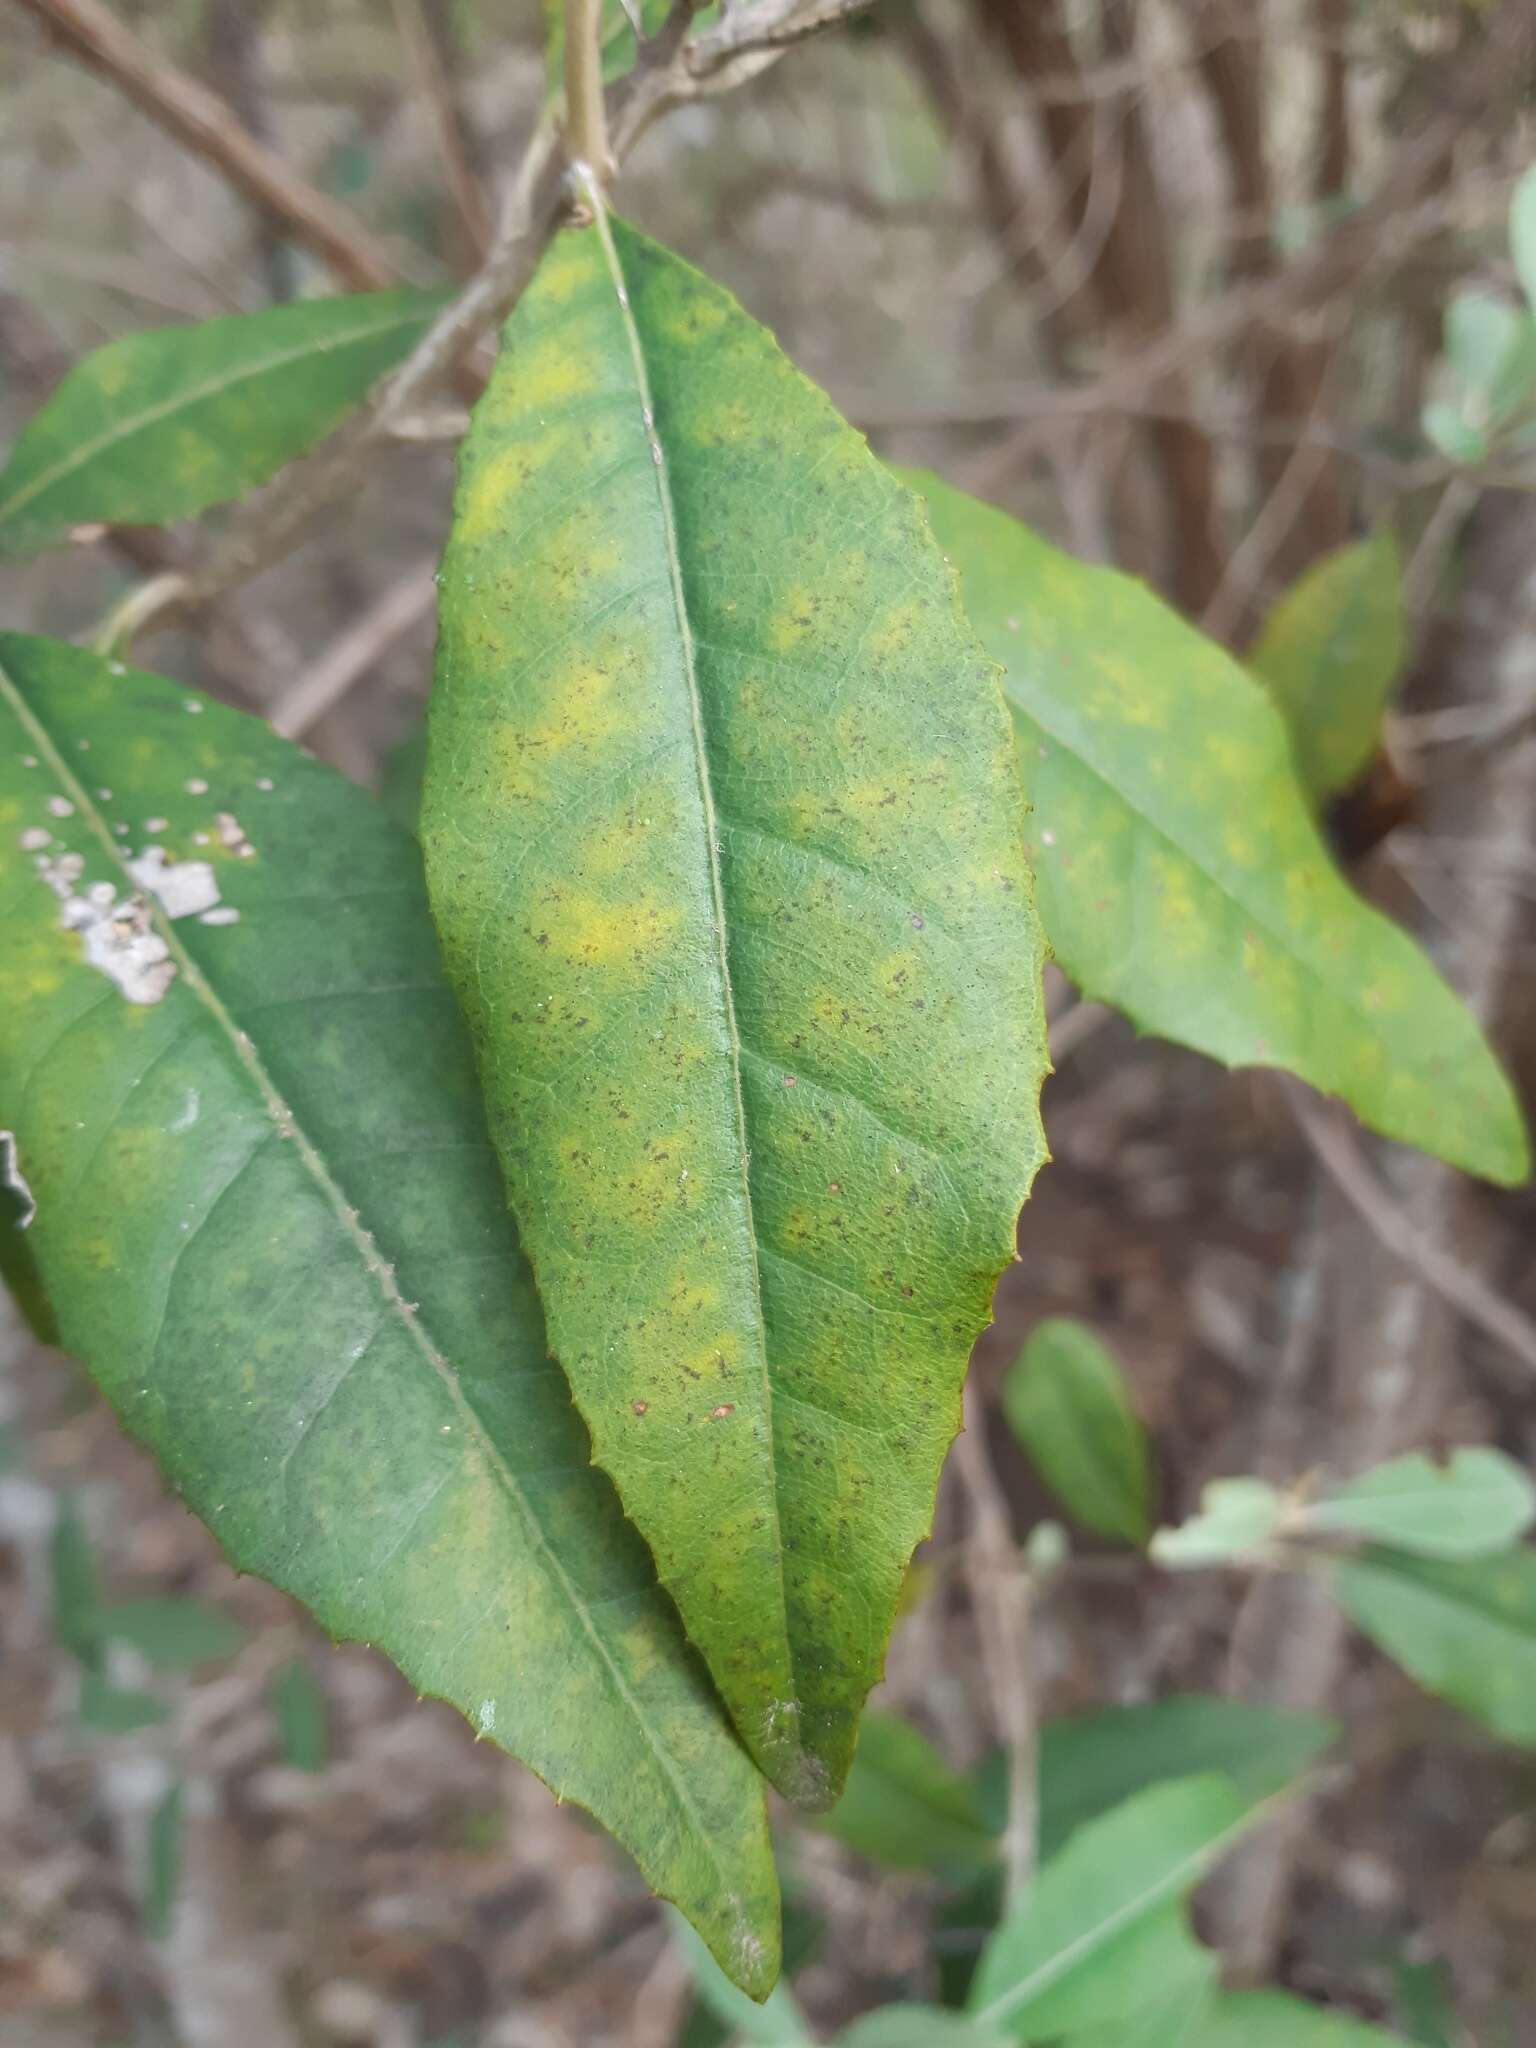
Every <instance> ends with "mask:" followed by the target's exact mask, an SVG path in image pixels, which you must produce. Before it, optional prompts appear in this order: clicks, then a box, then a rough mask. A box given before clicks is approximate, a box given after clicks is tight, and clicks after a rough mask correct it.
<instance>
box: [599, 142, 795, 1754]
mask: <svg viewBox="0 0 1536 2048" xmlns="http://www.w3.org/2000/svg"><path fill="white" fill-rule="evenodd" d="M581 182H582V185H583V188H584V190H585V192H586V196H587V199H588V202H589V204H590V205H591V207H592V211H593V217H594V222H595V226H596V232H597V235H598V237H599V240H600V243H601V247H602V251H603V260H604V263H605V265H606V267H607V271H608V277H609V281H610V283H611V284H612V286H613V291H614V298H615V301H616V303H617V306H618V313H619V324H620V327H621V329H622V330H623V334H624V339H625V343H626V345H627V347H628V350H629V357H630V361H631V364H632V365H633V368H634V374H635V387H636V395H637V397H638V398H639V401H640V419H641V426H642V428H643V430H644V433H645V437H646V440H647V441H648V443H649V444H650V449H651V457H652V468H653V470H654V472H655V481H656V500H657V504H658V506H659V508H660V512H661V524H662V535H663V540H664V544H665V549H666V557H667V576H668V582H669V585H670V587H671V591H672V604H673V609H674V612H675V614H676V618H677V631H678V638H679V641H680V643H681V646H682V652H683V672H684V676H685V678H686V681H687V686H688V715H689V721H690V727H691V730H692V734H693V747H694V766H695V771H696V774H697V778H698V786H699V801H700V804H701V807H702V809H703V814H704V848H705V860H706V864H707V866H708V870H709V887H710V907H711V911H712V915H713V921H714V928H715V949H716V960H717V963H718V969H719V977H720V991H721V1001H722V1004H723V1008H724V1019H725V1027H726V1034H727V1037H728V1039H729V1043H730V1055H731V1096H732V1106H733V1110H734V1114H735V1124H736V1156H737V1159H738V1161H739V1163H740V1172H741V1199H742V1205H743V1209H744V1211H745V1215H746V1225H747V1243H748V1246H749V1248H750V1251H751V1259H752V1296H753V1302H754V1305H755V1307H756V1311H757V1324H758V1329H759V1331H760V1332H761V1337H762V1345H761V1356H762V1401H763V1418H764V1422H765V1424H766V1441H767V1444H768V1446H769V1458H770V1470H769V1482H770V1488H771V1493H772V1501H773V1539H774V1553H775V1556H776V1558H777V1560H778V1571H777V1577H776V1586H777V1592H778V1605H779V1621H780V1627H781V1631H782V1634H781V1640H782V1642H783V1644H784V1653H785V1658H786V1663H787V1668H788V1672H789V1676H790V1680H791V1685H792V1688H793V1691H794V1694H795V1700H794V1702H793V1704H794V1705H795V1706H796V1707H797V1708H798V1707H799V1705H800V1701H799V1690H800V1688H799V1684H798V1682H797V1680H796V1675H795V1651H794V1639H793V1636H792V1633H791V1630H790V1627H789V1589H788V1585H787V1583H786V1579H785V1569H784V1538H783V1524H782V1518H781V1514H780V1506H779V1480H778V1459H777V1456H776V1455H775V1452H774V1443H775V1439H774V1433H773V1380H772V1376H771V1374H770V1372H769V1367H768V1319H767V1315H766V1313H765V1310H764V1305H763V1278H762V1268H761V1263H760V1260H759V1257H758V1241H757V1219H756V1214H755V1210H754V1206H753V1201H752V1184H751V1176H750V1172H749V1169H748V1163H747V1162H748V1156H749V1146H748V1141H747V1109H746V1097H745V1093H744V1091H743V1088H742V1078H741V1062H742V1040H741V1030H740V1026H739V1025H738V1023H737V1021H736V997H735V991H734V989H733V987H732V983H731V965H730V953H729V946H728V941H727V938H726V921H725V883H724V878H723V876H722V874H721V871H720V821H719V817H718V813H717V810H716V805H715V795H714V785H713V781H712V779H711V772H710V762H709V750H708V735H707V732H706V729H705V721H704V706H703V701H702V698H701V696H700V692H699V678H698V664H697V660H696V649H695V642H694V632H693V620H692V618H691V616H690V614H689V610H688V595H687V590H686V588H685V585H684V582H683V565H682V555H681V550H680V548H679V546H678V538H677V517H676V512H675V509H674V505H673V499H672V478H671V465H670V462H669V460H668V456H667V451H666V448H665V447H664V445H663V443H662V440H661V436H660V435H659V434H658V432H657V430H656V403H655V396H654V394H653V392H652V390H651V380H650V372H649V369H648V368H647V365H646V357H645V345H644V343H643V342H642V340H641V338H640V329H639V326H638V325H637V323H636V320H635V315H634V305H633V294H632V293H631V292H630V290H629V286H628V284H627V282H626V280H625V275H624V267H623V265H622V263H621V262H620V261H619V253H618V249H617V248H616V246H615V244H614V239H613V230H612V228H611V227H610V225H609V221H608V213H607V208H606V206H605V204H604V201H603V195H602V193H601V191H600V189H599V188H598V186H597V184H596V182H595V180H594V179H592V177H591V176H590V174H586V175H584V176H583V177H582V179H581ZM796 1740H797V1743H798V1740H799V1728H798V1726H797V1728H796Z"/></svg>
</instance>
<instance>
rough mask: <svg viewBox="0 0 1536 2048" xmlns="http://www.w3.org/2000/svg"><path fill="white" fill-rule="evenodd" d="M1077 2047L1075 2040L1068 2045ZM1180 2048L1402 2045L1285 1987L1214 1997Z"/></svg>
mask: <svg viewBox="0 0 1536 2048" xmlns="http://www.w3.org/2000/svg"><path fill="white" fill-rule="evenodd" d="M1072 2048H1075V2044H1072ZM1179 2048H1404V2043H1403V2037H1402V2035H1401V2034H1389V2033H1387V2032H1386V2031H1385V2030H1384V2029H1383V2028H1381V2027H1370V2026H1367V2025H1366V2024H1365V2022H1364V2021H1363V2020H1352V2019H1344V2018H1341V2017H1340V2015H1339V2014H1337V2013H1332V2012H1324V2011H1323V2009H1322V2007H1321V2006H1317V2005H1309V2004H1308V2003H1307V2001H1306V2000H1305V1999H1304V1998H1295V1997H1293V1996H1292V1995H1291V1993H1290V1992H1289V1991H1239V1992H1234V1993H1230V1994H1228V1995H1226V1996H1223V1997H1221V1998H1219V1999H1217V2000H1216V2001H1215V2003H1214V2005H1213V2006H1212V2008H1211V2011H1210V2013H1209V2014H1208V2015H1207V2016H1206V2017H1205V2018H1204V2019H1203V2020H1201V2021H1200V2023H1199V2024H1198V2025H1197V2026H1196V2027H1195V2028H1194V2029H1193V2030H1192V2031H1191V2032H1190V2033H1189V2034H1188V2035H1187V2036H1181V2037H1180V2042H1179Z"/></svg>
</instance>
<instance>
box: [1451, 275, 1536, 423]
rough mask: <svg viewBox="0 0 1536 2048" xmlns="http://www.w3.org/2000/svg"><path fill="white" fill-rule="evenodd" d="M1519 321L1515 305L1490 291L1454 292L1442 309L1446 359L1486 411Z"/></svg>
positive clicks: (1511, 347)
mask: <svg viewBox="0 0 1536 2048" xmlns="http://www.w3.org/2000/svg"><path fill="white" fill-rule="evenodd" d="M1520 322H1521V316H1520V314H1519V312H1518V311H1517V310H1516V308H1515V307H1513V306H1511V305H1509V304H1508V303H1507V301H1505V300H1504V299H1497V298H1495V297H1494V296H1493V295H1492V293H1491V292H1458V293H1457V294H1456V296H1455V298H1453V299H1452V300H1451V302H1450V304H1449V305H1448V306H1447V307H1446V309H1445V353H1446V358H1447V360H1448V361H1449V363H1450V365H1451V368H1452V369H1453V370H1454V371H1455V372H1456V375H1457V377H1458V378H1459V379H1460V381H1461V383H1462V385H1463V386H1464V387H1465V389H1466V390H1467V391H1468V392H1469V393H1470V394H1471V395H1472V396H1473V397H1474V398H1476V399H1479V400H1481V401H1482V403H1483V405H1484V406H1485V407H1486V408H1488V409H1490V410H1491V407H1492V396H1493V392H1494V390H1495V388H1496V386H1497V384H1498V381H1499V377H1500V373H1501V372H1502V370H1503V368H1504V365H1505V364H1506V363H1507V362H1508V360H1509V357H1510V354H1511V351H1512V350H1513V349H1514V347H1515V345H1516V342H1517V341H1518V338H1519V332H1520Z"/></svg>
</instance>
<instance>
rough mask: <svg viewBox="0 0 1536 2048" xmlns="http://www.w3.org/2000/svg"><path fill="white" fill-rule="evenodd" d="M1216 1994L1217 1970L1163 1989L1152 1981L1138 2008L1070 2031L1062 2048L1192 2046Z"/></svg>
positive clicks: (1198, 2036)
mask: <svg viewBox="0 0 1536 2048" xmlns="http://www.w3.org/2000/svg"><path fill="white" fill-rule="evenodd" d="M1217 1998H1218V1993H1217V1990H1216V1983H1215V1972H1214V1970H1213V1971H1212V1972H1210V1973H1209V1974H1208V1975H1203V1976H1201V1975H1196V1974H1195V1973H1193V1972H1191V1973H1190V1974H1189V1975H1188V1976H1186V1977H1185V1978H1184V1979H1183V1980H1182V1981H1181V1982H1177V1983H1174V1984H1172V1985H1170V1986H1168V1987H1166V1988H1165V1989H1163V1990H1161V1991H1159V1990H1157V1989H1156V1988H1155V1987H1153V1986H1151V1985H1149V1986H1148V1993H1147V2002H1146V2003H1145V2004H1144V2005H1143V2006H1142V2007H1140V2009H1139V2010H1137V2011H1136V2012H1134V2013H1130V2014H1126V2015H1124V2016H1122V2017H1121V2018H1119V2019H1114V2020H1111V2021H1109V2022H1108V2024H1107V2025H1105V2026H1102V2027H1089V2028H1087V2029H1086V2030H1085V2031H1084V2032H1082V2033H1073V2034H1069V2035H1068V2036H1067V2037H1066V2039H1065V2040H1064V2041H1063V2042H1062V2043H1061V2044H1060V2048H1193V2044H1194V2043H1195V2042H1196V2041H1197V2040H1198V2039H1200V2038H1201V2035H1200V2028H1201V2025H1202V2023H1203V2022H1205V2021H1206V2020H1208V2019H1209V2018H1210V2017H1211V2016H1212V2014H1213V2013H1214V2011H1215V2010H1216V2006H1217Z"/></svg>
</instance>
